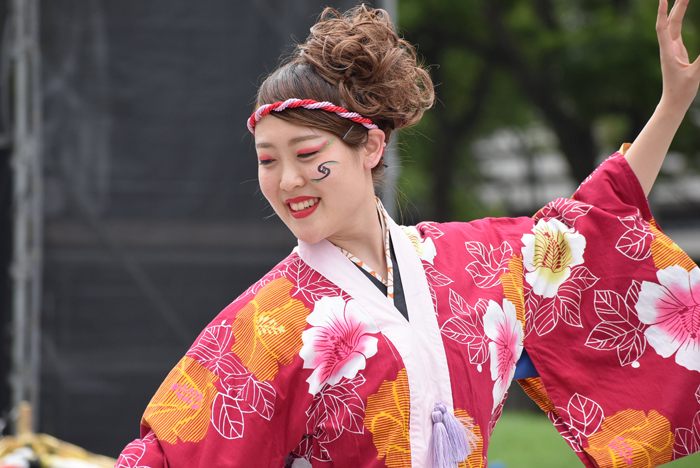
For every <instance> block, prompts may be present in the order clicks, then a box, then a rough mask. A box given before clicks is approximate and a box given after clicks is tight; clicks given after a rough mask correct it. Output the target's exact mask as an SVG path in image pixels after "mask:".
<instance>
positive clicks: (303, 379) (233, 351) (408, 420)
mask: <svg viewBox="0 0 700 468" xmlns="http://www.w3.org/2000/svg"><path fill="white" fill-rule="evenodd" d="M387 224H388V226H387V229H388V230H389V232H390V235H391V240H392V243H393V248H394V250H395V255H396V261H395V264H394V267H395V268H398V270H399V272H400V282H401V285H402V288H403V293H404V297H405V303H406V308H407V313H408V320H407V319H406V318H405V317H404V316H403V315H402V314H401V313H400V312H399V311H398V310H397V308H396V307H395V306H394V301H393V300H392V299H391V298H388V297H387V296H385V295H383V294H382V293H381V292H380V290H379V289H378V288H377V287H375V286H374V285H373V284H372V283H371V282H370V280H369V279H368V278H367V276H365V275H364V274H363V272H362V271H361V270H360V269H359V268H357V267H356V266H355V265H354V264H353V263H352V262H351V261H350V260H348V258H347V257H346V256H345V255H344V254H343V253H342V252H340V250H339V249H337V248H336V247H335V246H333V245H332V244H330V243H329V242H327V241H325V240H324V241H321V242H319V243H317V244H313V245H310V244H306V243H304V242H299V248H298V249H297V252H295V253H293V254H291V255H290V256H289V257H287V258H286V259H285V260H284V261H282V262H281V263H280V264H279V265H277V266H276V267H275V268H274V269H273V270H272V271H271V272H270V273H268V274H267V275H266V276H265V277H264V278H262V279H261V280H260V281H258V282H257V283H255V284H254V285H253V286H251V287H250V288H249V289H248V290H247V291H246V292H245V293H244V294H243V295H241V296H240V297H239V298H238V299H236V300H235V301H234V302H233V303H232V304H231V305H229V306H228V307H227V308H226V309H224V310H223V311H222V312H221V313H220V314H219V315H218V316H217V317H216V318H215V319H214V320H213V321H212V322H211V324H210V325H209V326H208V327H207V328H206V329H205V330H204V331H203V332H202V333H201V334H200V336H199V337H198V338H197V340H196V341H195V343H194V345H193V346H192V347H191V348H190V350H189V351H188V352H187V354H186V355H185V356H184V357H183V358H182V360H181V361H180V362H179V363H178V364H177V365H176V366H175V368H174V369H173V370H172V371H171V372H170V374H169V375H168V376H167V377H166V379H165V382H163V384H162V386H161V387H160V389H159V390H158V392H157V393H156V394H155V396H154V397H153V399H152V401H151V403H150V404H149V405H148V407H147V408H146V411H145V413H144V415H143V419H142V422H141V424H142V425H141V439H139V440H136V441H134V442H132V443H131V444H129V445H128V446H127V447H126V448H125V449H124V452H123V453H122V455H121V456H120V458H119V460H118V462H117V465H116V466H117V467H119V468H163V467H171V468H180V467H183V468H184V467H188V468H189V467H206V468H214V467H239V466H241V467H242V466H256V467H275V468H282V467H285V466H287V467H290V466H291V467H295V468H298V467H304V466H306V467H308V466H318V467H331V466H339V467H385V466H386V467H390V468H399V467H429V466H431V463H432V462H431V461H430V460H431V459H432V455H431V445H435V444H436V440H442V442H440V443H443V444H448V445H449V444H450V443H452V439H451V437H452V435H450V437H446V436H444V427H443V423H442V422H441V421H443V419H442V417H443V416H445V418H447V417H448V416H450V415H454V416H456V417H457V418H460V419H459V420H460V421H461V422H462V423H463V424H464V428H463V430H464V433H465V434H467V441H468V448H469V450H468V456H467V457H466V459H464V460H463V461H462V462H461V463H458V462H457V461H455V460H452V461H451V462H450V463H449V465H443V466H459V467H480V466H485V465H486V452H487V449H488V445H489V437H490V436H491V433H492V431H493V428H494V425H495V424H496V421H497V420H498V418H499V416H500V414H501V409H502V407H503V401H504V399H505V396H506V393H507V390H508V386H509V385H510V382H511V380H512V378H513V374H514V371H515V366H516V363H517V361H518V359H519V357H520V354H521V352H522V350H523V347H524V348H525V349H526V350H527V352H528V354H529V356H530V358H531V359H532V361H533V363H534V365H535V367H536V368H537V371H538V372H539V375H540V377H537V378H531V379H525V380H521V381H520V383H521V385H523V387H524V388H525V389H526V391H527V392H528V393H529V394H530V395H531V396H532V397H533V398H534V399H535V401H537V402H538V404H539V405H540V406H541V408H542V409H543V410H544V411H546V412H547V414H548V415H549V418H550V419H551V420H552V422H553V423H554V425H555V426H556V427H557V429H558V430H559V432H560V433H561V434H562V435H563V436H564V438H565V439H566V440H567V442H568V443H569V445H570V446H571V447H572V449H573V450H574V451H576V453H577V454H578V455H579V456H580V458H581V460H582V461H583V463H584V464H585V465H586V466H589V467H595V466H600V467H620V466H625V467H627V466H629V467H651V466H656V465H660V464H663V463H666V462H668V461H670V460H672V459H675V458H679V457H682V456H684V455H688V454H690V453H693V452H696V451H698V450H700V305H699V304H700V269H698V267H697V266H696V265H695V264H694V263H693V262H692V261H691V260H690V258H688V256H687V255H685V254H684V253H683V251H681V249H680V248H679V247H678V246H677V245H675V244H674V243H673V242H672V241H671V240H670V239H669V238H668V237H667V236H665V235H664V234H663V233H662V231H661V230H660V229H659V227H658V226H657V225H656V223H655V222H654V219H653V218H652V216H651V213H650V211H649V207H648V205H647V202H646V198H645V196H644V194H643V192H642V189H641V187H640V186H639V183H638V181H637V178H636V176H635V175H634V173H633V172H632V171H631V169H630V167H629V166H628V165H627V162H626V161H625V159H624V157H622V155H621V154H619V153H617V154H615V155H614V156H612V157H611V158H610V159H608V160H607V161H606V162H605V163H603V164H602V165H601V167H600V168H599V169H598V170H597V171H596V172H595V173H594V174H593V175H592V176H591V177H589V179H588V180H586V181H585V182H584V183H583V184H582V185H581V187H580V188H579V189H578V191H577V192H576V193H575V194H574V196H573V197H572V199H559V200H555V201H554V202H552V203H550V204H549V205H547V206H546V207H545V208H544V209H542V210H541V211H540V212H538V213H537V215H536V216H535V217H534V219H530V218H517V219H483V220H479V221H474V222H471V223H447V224H435V223H427V222H426V223H421V224H419V225H417V226H415V227H403V226H397V225H396V224H395V223H393V221H391V220H390V219H389V220H388V223H387ZM445 424H447V423H446V422H445ZM460 427H461V426H460ZM524 430H526V428H524ZM440 431H443V433H442V434H443V435H442V436H441V435H440V434H438V433H439V432H440ZM440 437H442V439H440ZM432 449H434V450H438V451H439V450H440V448H439V447H438V448H437V449H435V447H432Z"/></svg>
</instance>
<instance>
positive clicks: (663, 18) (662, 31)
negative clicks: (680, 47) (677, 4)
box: [656, 0, 671, 49]
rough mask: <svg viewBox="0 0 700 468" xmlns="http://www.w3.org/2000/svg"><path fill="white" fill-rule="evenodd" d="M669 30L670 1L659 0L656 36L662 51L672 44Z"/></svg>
mask: <svg viewBox="0 0 700 468" xmlns="http://www.w3.org/2000/svg"><path fill="white" fill-rule="evenodd" d="M667 29H668V0H659V12H658V14H657V15H656V34H657V36H658V37H659V45H660V46H661V48H662V49H663V48H664V46H667V45H668V44H669V43H670V42H671V40H670V37H669V36H668V31H667Z"/></svg>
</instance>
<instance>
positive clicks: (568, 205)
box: [520, 153, 700, 467]
mask: <svg viewBox="0 0 700 468" xmlns="http://www.w3.org/2000/svg"><path fill="white" fill-rule="evenodd" d="M534 220H535V224H534V227H533V229H532V231H531V232H527V233H525V234H524V235H523V237H522V239H521V245H522V255H523V265H524V268H523V273H524V276H525V278H524V281H523V285H524V294H523V298H524V303H525V304H524V305H525V318H526V325H525V349H526V350H527V352H528V353H529V355H530V357H531V358H532V361H533V362H534V364H535V367H536V368H537V370H538V372H539V376H540V377H536V378H531V379H524V380H521V381H520V384H521V385H522V386H523V387H524V388H525V390H526V392H527V393H528V394H529V395H530V396H531V397H532V398H533V399H534V400H535V401H536V402H537V403H538V404H539V405H540V407H541V408H542V409H543V410H544V411H546V412H547V414H548V416H549V418H550V419H551V420H552V422H553V423H554V424H555V426H556V427H557V429H558V430H559V432H560V433H561V434H562V435H563V436H564V437H565V439H566V440H567V442H568V443H569V445H570V446H571V447H572V448H573V449H574V450H575V451H576V452H577V454H578V455H579V457H580V458H581V460H582V461H583V463H584V464H585V465H586V466H589V467H596V466H597V467H613V466H615V467H618V466H630V467H642V466H644V467H651V466H657V465H661V464H664V463H667V462H669V461H671V460H674V459H677V458H681V457H683V456H686V455H689V454H691V453H693V452H697V451H698V450H700V304H699V303H700V270H699V269H698V267H697V265H696V264H695V263H694V262H693V261H692V260H691V259H690V258H689V257H688V256H687V255H686V254H685V253H684V252H683V251H682V250H681V249H680V248H679V247H678V246H677V245H676V244H674V243H673V241H671V240H670V239H669V238H668V237H667V236H666V235H665V234H664V233H663V232H662V231H661V229H660V228H659V227H658V225H657V224H656V222H655V220H654V218H653V217H652V215H651V212H650V210H649V206H648V204H647V200H646V197H645V196H644V193H643V191H642V188H641V186H640V184H639V182H638V179H637V177H636V176H635V174H634V173H633V172H632V170H631V168H630V166H629V165H628V164H627V161H626V160H625V158H624V157H623V155H622V154H620V153H616V154H615V155H613V156H612V157H610V158H609V159H608V160H607V161H605V162H604V163H603V164H602V165H601V166H600V167H599V168H598V169H597V170H596V171H595V172H594V173H593V174H592V175H591V176H590V177H589V178H588V179H587V180H586V181H584V183H583V184H582V185H581V187H580V188H579V189H578V190H577V191H576V193H575V194H574V195H573V197H572V199H559V200H555V201H554V202H552V203H550V204H549V205H547V206H546V207H544V208H543V209H542V210H540V212H538V213H537V214H536V215H535V218H534Z"/></svg>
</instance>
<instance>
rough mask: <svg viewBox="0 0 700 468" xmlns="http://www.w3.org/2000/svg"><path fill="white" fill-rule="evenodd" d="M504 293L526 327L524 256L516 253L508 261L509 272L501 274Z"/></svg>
mask: <svg viewBox="0 0 700 468" xmlns="http://www.w3.org/2000/svg"><path fill="white" fill-rule="evenodd" d="M501 284H502V285H503V294H504V296H505V297H506V299H508V300H509V301H510V302H511V303H512V304H513V305H515V316H516V317H517V319H518V320H520V323H522V324H523V328H524V327H525V298H524V296H523V256H522V255H514V256H513V258H511V259H510V260H509V261H508V272H507V273H504V274H502V275H501Z"/></svg>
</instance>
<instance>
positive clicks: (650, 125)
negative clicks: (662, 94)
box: [625, 99, 686, 196]
mask: <svg viewBox="0 0 700 468" xmlns="http://www.w3.org/2000/svg"><path fill="white" fill-rule="evenodd" d="M685 112H686V109H684V108H681V109H679V108H678V105H674V104H671V103H668V102H666V101H664V100H663V99H662V100H661V102H659V105H658V106H657V107H656V110H655V111H654V114H653V115H652V116H651V118H650V119H649V121H648V122H647V124H646V125H645V126H644V129H643V130H642V131H641V133H640V134H639V136H638V137H637V138H636V139H635V140H634V143H633V144H632V146H631V147H630V148H629V149H628V150H627V152H626V153H625V158H626V159H627V162H628V163H629V165H630V167H631V168H632V170H633V171H634V173H635V174H636V175H637V178H638V179H639V183H640V184H641V185H642V188H643V189H644V194H645V195H647V196H648V195H649V192H650V191H651V188H652V187H653V185H654V181H655V180H656V176H657V175H658V173H659V170H660V169H661V165H662V164H663V162H664V158H665V157H666V153H667V152H668V148H669V147H670V146H671V141H672V140H673V136H674V135H675V134H676V131H677V130H678V127H679V126H680V124H681V122H682V121H683V117H684V115H685Z"/></svg>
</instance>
